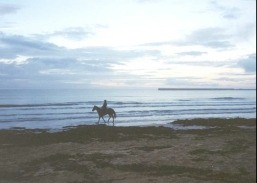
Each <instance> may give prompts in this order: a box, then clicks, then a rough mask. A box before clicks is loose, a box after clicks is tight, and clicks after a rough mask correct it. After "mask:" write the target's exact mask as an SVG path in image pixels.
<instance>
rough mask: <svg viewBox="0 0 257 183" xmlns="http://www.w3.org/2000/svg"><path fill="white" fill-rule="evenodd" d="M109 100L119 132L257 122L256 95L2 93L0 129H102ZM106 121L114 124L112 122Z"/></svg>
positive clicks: (197, 92) (249, 92) (90, 91)
mask: <svg viewBox="0 0 257 183" xmlns="http://www.w3.org/2000/svg"><path fill="white" fill-rule="evenodd" d="M104 100H107V103H108V105H107V107H111V108H113V109H114V110H115V111H116V115H117V118H116V119H115V126H144V125H161V124H168V123H171V122H173V121H174V120H178V119H193V118H237V117H241V118H256V91H255V90H188V89H187V90H168V91H161V90H158V89H140V90H139V89H137V90H132V89H126V90H125V89H84V90H82V89H80V90H75V89H74V90H72V89H71V90H50V89H49V90H0V129H8V128H12V127H24V128H50V129H62V128H63V127H65V126H77V125H90V124H96V122H97V121H98V115H97V112H96V111H92V108H93V106H94V105H96V106H99V107H101V106H102V104H103V101H104ZM104 118H105V120H108V116H105V117H104ZM110 122H112V119H111V120H110ZM100 123H103V121H102V119H101V120H100ZM111 124H112V123H110V125H111Z"/></svg>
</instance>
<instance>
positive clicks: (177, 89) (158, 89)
mask: <svg viewBox="0 0 257 183" xmlns="http://www.w3.org/2000/svg"><path fill="white" fill-rule="evenodd" d="M158 90H256V88H158Z"/></svg>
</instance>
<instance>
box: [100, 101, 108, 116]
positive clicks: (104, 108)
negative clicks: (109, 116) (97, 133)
mask: <svg viewBox="0 0 257 183" xmlns="http://www.w3.org/2000/svg"><path fill="white" fill-rule="evenodd" d="M101 109H102V111H103V112H104V113H105V112H106V110H107V101H106V100H104V104H103V106H102V108H101Z"/></svg>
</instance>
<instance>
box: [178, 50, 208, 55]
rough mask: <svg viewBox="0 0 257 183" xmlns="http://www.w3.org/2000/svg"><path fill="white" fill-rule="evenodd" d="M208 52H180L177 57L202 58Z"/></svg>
mask: <svg viewBox="0 0 257 183" xmlns="http://www.w3.org/2000/svg"><path fill="white" fill-rule="evenodd" d="M206 53H207V52H202V51H188V52H179V53H177V55H179V56H187V55H189V56H200V55H203V54H206Z"/></svg>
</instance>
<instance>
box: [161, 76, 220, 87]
mask: <svg viewBox="0 0 257 183" xmlns="http://www.w3.org/2000/svg"><path fill="white" fill-rule="evenodd" d="M165 84H166V85H168V86H173V87H187V88H194V87H196V88H197V87H217V86H219V85H218V84H217V83H207V82H206V81H205V82H203V81H201V78H193V77H192V78H184V77H173V78H167V79H166V82H165Z"/></svg>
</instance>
